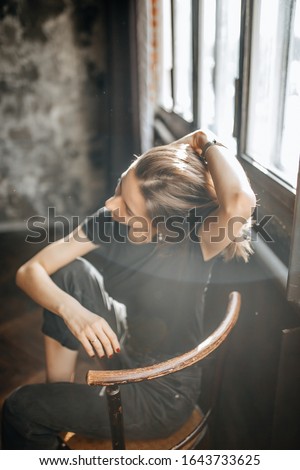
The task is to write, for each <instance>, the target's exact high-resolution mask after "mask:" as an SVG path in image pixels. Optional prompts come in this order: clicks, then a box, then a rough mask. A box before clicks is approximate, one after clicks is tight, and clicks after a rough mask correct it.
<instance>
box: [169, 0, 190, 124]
mask: <svg viewBox="0 0 300 470" xmlns="http://www.w3.org/2000/svg"><path fill="white" fill-rule="evenodd" d="M173 6H174V20H173V21H174V112H175V113H178V114H180V115H181V116H182V117H183V118H184V119H185V120H187V121H192V120H193V91H192V78H193V75H192V66H193V63H192V2H191V0H174V1H173Z"/></svg>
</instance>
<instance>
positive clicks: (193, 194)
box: [131, 144, 252, 262]
mask: <svg viewBox="0 0 300 470" xmlns="http://www.w3.org/2000/svg"><path fill="white" fill-rule="evenodd" d="M131 168H133V169H134V171H135V176H136V177H137V179H138V180H139V185H140V191H141V193H142V195H143V197H144V199H145V201H146V207H147V212H148V215H149V218H150V219H151V220H153V219H154V223H155V218H157V217H160V216H163V217H165V218H168V217H170V216H182V217H183V218H186V217H187V216H188V215H189V214H190V211H191V210H193V209H196V208H199V209H200V210H201V211H202V213H203V214H205V215H207V214H208V213H209V212H211V211H212V210H213V209H216V208H217V207H218V200H217V196H216V191H215V188H214V185H213V181H212V178H211V175H210V173H209V171H208V169H207V168H206V167H205V166H204V165H203V163H202V162H201V161H200V159H199V157H198V155H197V153H196V152H195V151H194V150H193V149H192V147H190V146H189V145H187V144H170V145H167V146H161V147H154V148H152V149H150V150H148V151H147V152H145V153H144V154H143V155H141V156H140V157H137V159H136V160H135V161H134V162H133V163H132V165H131ZM198 212H199V211H198ZM248 226H249V225H248V224H245V226H244V229H245V230H247V229H248ZM251 253H252V248H251V246H250V242H249V240H248V239H247V238H243V239H242V241H233V242H231V243H230V244H229V245H228V246H227V247H226V248H225V249H224V250H223V252H222V255H223V258H224V259H225V260H230V259H232V258H234V257H237V258H243V259H244V261H246V262H247V261H248V257H249V254H251Z"/></svg>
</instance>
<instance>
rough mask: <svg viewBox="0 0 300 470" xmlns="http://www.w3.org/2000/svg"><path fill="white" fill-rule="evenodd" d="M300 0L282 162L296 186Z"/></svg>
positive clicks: (299, 119)
mask: <svg viewBox="0 0 300 470" xmlns="http://www.w3.org/2000/svg"><path fill="white" fill-rule="evenodd" d="M299 123H300V1H299V0H298V1H297V3H296V11H295V16H294V18H293V23H292V28H291V47H290V54H289V66H288V79H287V90H286V101H285V113H284V124H283V138H282V146H281V155H280V164H281V169H282V172H283V174H284V177H285V179H286V181H287V182H289V183H290V184H291V185H292V186H293V187H296V180H297V170H298V165H299V154H300V130H299Z"/></svg>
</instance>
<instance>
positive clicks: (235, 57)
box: [198, 0, 241, 149]
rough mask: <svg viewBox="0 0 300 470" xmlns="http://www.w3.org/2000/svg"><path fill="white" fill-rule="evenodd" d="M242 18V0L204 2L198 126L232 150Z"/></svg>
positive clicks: (200, 15)
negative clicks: (214, 135) (223, 141)
mask: <svg viewBox="0 0 300 470" xmlns="http://www.w3.org/2000/svg"><path fill="white" fill-rule="evenodd" d="M240 16H241V1H240V0H227V1H226V2H220V1H216V0H204V1H203V2H201V9H200V12H199V25H200V30H201V35H200V38H199V54H200V60H199V84H200V93H199V112H198V125H199V126H201V127H205V128H208V129H210V130H212V131H213V132H215V133H216V134H217V135H218V136H220V138H221V139H223V140H225V141H226V142H227V145H229V146H231V147H233V149H235V140H234V139H233V129H234V110H235V80H236V78H237V77H238V69H239V40H240Z"/></svg>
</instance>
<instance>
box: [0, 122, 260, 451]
mask: <svg viewBox="0 0 300 470" xmlns="http://www.w3.org/2000/svg"><path fill="white" fill-rule="evenodd" d="M210 138H211V135H208V133H207V132H204V131H201V130H199V131H196V132H194V133H192V134H189V135H187V136H185V137H183V138H182V139H180V140H178V141H176V142H174V143H172V144H170V145H166V146H162V147H156V148H153V149H151V150H149V151H148V152H146V153H145V154H143V155H142V156H140V157H138V158H137V159H136V160H134V161H133V163H132V164H131V165H130V166H129V168H128V170H127V171H125V172H124V173H123V174H122V176H121V179H120V180H119V183H118V185H117V188H116V191H115V194H114V195H113V196H112V197H111V198H110V199H108V200H107V201H106V203H105V207H103V208H101V209H100V210H99V211H97V213H96V214H94V216H91V217H88V218H87V219H86V220H85V221H84V222H83V223H82V224H81V225H80V226H79V227H78V228H77V229H76V230H74V232H72V233H71V234H70V235H68V236H67V237H65V238H63V239H61V240H59V241H57V242H55V243H52V244H51V245H49V246H47V247H46V248H44V249H43V250H41V251H40V252H39V253H38V254H37V255H35V256H34V257H33V258H32V259H30V260H29V261H28V262H27V263H25V264H24V265H23V266H21V268H20V269H19V270H18V272H17V276H16V282H17V284H18V286H19V287H20V288H22V289H23V290H24V291H25V292H26V293H27V294H28V295H29V296H30V297H32V299H34V300H35V301H36V302H37V303H38V304H40V305H41V306H42V307H44V324H43V333H44V335H45V350H46V367H47V383H46V384H36V385H28V386H24V387H21V388H19V389H17V390H16V391H14V392H13V393H12V394H11V395H10V397H8V398H7V400H6V402H5V404H4V407H3V413H2V415H3V426H2V432H3V447H4V448H6V449H57V448H59V447H60V441H59V438H58V434H59V433H60V432H62V431H73V432H77V433H80V434H85V435H87V436H93V437H108V436H109V435H110V428H109V419H108V412H107V404H106V398H105V396H103V393H102V389H101V388H98V387H89V386H87V385H85V384H76V383H73V382H72V381H73V377H74V370H75V365H76V359H77V355H78V348H79V346H80V345H82V346H83V348H84V349H85V351H86V353H87V354H88V355H89V356H91V357H93V356H98V357H99V358H100V361H101V362H102V363H105V361H106V359H107V358H111V360H110V361H106V362H107V363H108V367H109V363H110V362H111V363H115V360H116V358H117V360H118V364H117V365H116V364H114V365H115V367H126V368H128V367H139V366H145V365H149V364H152V363H155V362H158V361H161V360H165V359H168V358H170V357H173V356H174V355H176V354H181V353H183V352H185V351H187V350H189V349H191V348H193V347H195V346H196V345H197V344H198V343H199V341H200V339H201V334H202V315H203V303H204V297H205V292H206V286H207V284H208V282H209V278H210V273H211V268H212V265H213V262H214V260H215V258H216V256H217V255H219V254H221V255H223V256H224V257H225V258H227V259H230V258H232V257H234V256H240V257H243V258H244V259H245V260H247V258H248V255H249V253H250V252H251V248H250V246H249V242H248V240H247V239H245V237H244V236H243V229H244V228H245V227H246V225H247V221H248V220H249V218H250V217H251V214H252V211H253V208H254V206H255V196H254V194H253V191H252V190H251V187H250V185H249V183H248V180H247V177H246V175H245V173H244V171H243V169H242V167H241V166H240V164H239V163H238V161H237V160H236V158H235V157H234V156H233V155H231V154H230V152H229V151H228V150H227V149H226V148H225V147H224V146H223V145H222V144H220V143H218V142H216V141H215V140H209V139H210ZM95 249H96V250H97V255H98V258H99V266H100V268H99V270H98V269H96V268H95V267H94V266H92V265H91V264H90V263H89V262H88V261H87V260H85V259H84V258H81V257H82V256H84V255H86V254H87V253H89V252H90V251H92V250H95ZM112 358H114V359H112ZM106 366H107V364H106ZM195 367H196V368H197V367H198V366H194V368H195ZM194 368H190V369H187V370H183V371H180V372H177V373H175V374H173V375H170V376H168V377H164V378H160V379H157V380H155V381H150V382H148V383H137V384H128V385H125V386H123V387H122V390H121V392H122V401H123V407H124V424H125V433H126V436H127V437H129V438H137V437H140V438H147V437H149V438H151V437H154V436H156V437H159V436H164V435H168V434H170V433H171V432H173V431H174V430H176V429H177V428H178V427H179V426H180V425H181V424H182V423H183V422H184V421H185V420H186V419H187V418H188V416H189V414H190V413H191V411H192V409H193V407H194V404H195V402H196V401H197V399H198V396H199V393H200V373H199V371H197V372H196V373H195V369H194Z"/></svg>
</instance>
